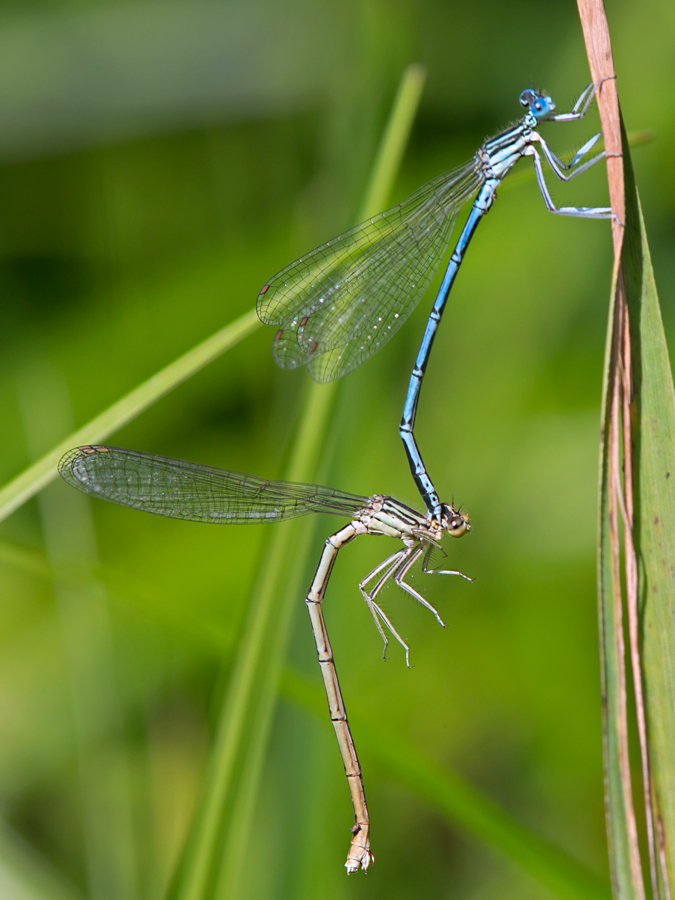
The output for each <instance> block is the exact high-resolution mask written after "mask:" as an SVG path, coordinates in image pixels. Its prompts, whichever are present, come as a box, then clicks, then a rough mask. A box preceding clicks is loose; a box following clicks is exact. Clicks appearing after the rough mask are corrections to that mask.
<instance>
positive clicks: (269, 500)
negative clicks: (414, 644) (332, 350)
mask: <svg viewBox="0 0 675 900" xmlns="http://www.w3.org/2000/svg"><path fill="white" fill-rule="evenodd" d="M59 472H60V474H61V475H62V476H63V478H64V479H65V480H66V481H67V482H68V484H70V485H72V486H73V487H76V488H78V489H79V490H80V491H83V492H84V493H85V494H89V495H90V496H92V497H98V498H99V499H101V500H108V501H110V502H111V503H119V504H121V505H122V506H129V507H131V508H132V509H139V510H143V511H144V512H150V513H154V514H155V515H159V516H168V517H170V518H173V519H187V520H190V521H193V522H210V523H214V524H220V525H222V524H226V523H230V524H242V523H251V522H258V523H261V522H281V521H284V520H286V519H292V518H295V517H297V516H304V515H307V513H311V512H320V513H337V514H338V515H348V516H351V517H352V520H351V521H350V523H349V524H348V525H345V526H344V527H343V528H341V529H340V530H339V531H336V532H335V534H332V535H331V536H330V537H328V538H327V539H326V542H325V544H324V548H323V551H322V553H321V557H320V559H319V564H318V566H317V569H316V572H315V574H314V578H313V579H312V584H311V586H310V589H309V592H308V594H307V598H306V603H307V610H308V612H309V618H310V621H311V624H312V631H313V634H314V641H315V643H316V652H317V657H318V660H319V665H320V667H321V674H322V676H323V682H324V687H325V689H326V696H327V698H328V709H329V712H330V717H331V721H332V722H333V727H334V729H335V734H336V737H337V742H338V746H339V748H340V755H341V756H342V762H343V764H344V767H345V773H346V775H347V782H348V784H349V792H350V795H351V799H352V805H353V808H354V820H355V821H354V827H353V828H352V835H353V836H352V841H351V844H350V847H349V852H348V854H347V862H346V863H345V865H346V867H347V871H348V872H358V870H359V869H363V871H367V869H368V866H369V865H370V863H371V862H372V860H373V857H372V854H371V852H370V820H369V817H368V807H367V806H366V796H365V790H364V786H363V777H362V775H361V767H360V765H359V760H358V757H357V755H356V749H355V747H354V741H353V739H352V734H351V730H350V728H349V722H348V721H347V712H346V709H345V704H344V700H343V698H342V693H341V691H340V684H339V682H338V676H337V671H336V669H335V663H334V661H333V651H332V649H331V646H330V641H329V640H328V632H327V631H326V623H325V620H324V617H323V611H322V608H321V603H322V601H323V598H324V596H325V593H326V588H327V586H328V579H329V578H330V574H331V571H332V569H333V565H334V563H335V560H336V558H337V554H338V551H339V550H340V549H341V548H342V547H344V546H345V544H348V543H350V542H351V541H353V540H354V538H356V537H358V536H359V535H361V534H379V535H384V536H387V537H393V538H396V539H398V540H400V541H401V542H402V544H403V547H401V548H400V549H399V550H397V551H396V552H395V553H394V554H392V555H391V556H390V557H388V558H387V559H386V560H385V561H384V562H382V563H380V564H379V565H378V566H376V567H375V568H374V569H373V571H372V572H370V574H369V575H367V576H366V577H365V578H364V579H363V581H362V582H361V583H360V585H359V589H360V591H361V593H362V595H363V599H364V600H365V602H366V605H367V606H368V609H369V610H370V613H371V615H372V617H373V619H374V621H375V624H376V625H377V629H378V631H379V633H380V635H381V637H382V639H383V641H384V649H385V652H386V648H387V637H386V635H385V631H384V629H385V628H386V629H387V630H388V631H389V632H390V633H391V634H392V635H393V636H394V637H395V638H396V639H397V640H398V641H399V642H400V643H401V645H402V646H403V647H404V649H405V652H406V662H407V663H408V664H409V658H408V657H409V649H408V645H407V644H406V643H405V641H404V640H403V639H402V637H401V636H400V635H399V634H398V632H397V631H396V629H395V628H394V626H393V624H392V623H391V621H390V619H389V618H388V616H387V615H386V614H385V612H384V611H383V609H382V607H381V606H380V605H379V603H378V602H377V601H376V598H377V596H378V594H379V593H380V591H381V590H382V588H383V587H384V585H385V584H387V582H388V581H389V580H393V581H394V582H395V583H396V584H398V585H399V587H401V588H403V590H405V591H406V592H407V593H408V594H410V596H412V597H414V599H415V600H417V601H418V602H419V603H421V604H422V605H423V606H425V607H426V608H427V609H429V610H430V611H431V612H432V613H433V614H434V616H435V617H436V620H437V621H438V622H439V623H440V624H441V625H443V622H442V620H441V618H440V616H439V614H438V612H437V611H436V610H435V609H434V607H433V606H432V605H431V604H430V603H428V602H427V601H426V600H425V599H424V597H422V595H421V594H419V593H418V592H417V591H416V590H415V589H414V588H413V587H411V586H410V585H409V584H407V583H406V580H405V579H406V576H407V574H408V572H409V571H410V569H411V568H412V566H413V565H414V564H415V563H416V562H417V561H418V560H420V559H422V566H423V570H424V572H427V573H431V574H439V575H460V576H461V577H463V578H467V576H466V575H462V573H461V572H457V571H453V570H439V569H430V568H428V562H429V559H430V556H431V552H432V551H433V550H434V548H437V547H439V546H440V541H441V538H442V537H443V534H444V532H446V531H447V532H448V534H450V535H452V536H453V537H461V536H462V535H464V534H466V532H467V531H470V530H471V526H470V525H469V519H468V517H467V516H466V515H465V514H462V513H461V512H459V511H458V510H456V509H454V507H453V506H449V505H447V504H442V505H441V515H440V517H439V518H438V519H431V520H428V519H427V518H426V517H425V516H423V515H420V513H418V512H416V511H415V510H414V509H411V508H410V507H408V506H405V505H404V504H403V503H399V502H398V501H397V500H394V499H393V498H392V497H385V496H382V495H380V494H376V495H375V496H373V497H362V496H359V495H357V494H348V493H345V492H344V491H338V490H335V489H333V488H328V487H323V486H322V485H316V484H296V483H293V482H288V481H268V480H266V479H264V478H256V477H255V476H253V475H243V474H241V473H239V472H231V471H228V470H226V469H217V468H213V467H211V466H202V465H199V464H197V463H191V462H185V461H183V460H178V459H168V458H166V457H163V456H154V455H152V454H149V453H139V452H137V451H135V450H123V449H120V448H118V447H101V446H86V447H78V448H76V449H74V450H70V451H69V452H68V453H66V454H65V456H64V457H63V458H62V459H61V461H60V462H59ZM467 580H469V581H470V580H471V579H467Z"/></svg>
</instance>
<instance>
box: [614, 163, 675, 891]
mask: <svg viewBox="0 0 675 900" xmlns="http://www.w3.org/2000/svg"><path fill="white" fill-rule="evenodd" d="M626 154H627V150H626ZM626 163H627V165H626V176H627V177H626V200H627V204H626V205H627V220H628V222H630V223H631V227H630V229H627V232H626V239H625V242H624V252H623V256H622V259H623V263H624V271H625V283H626V298H627V304H628V312H629V323H630V345H631V355H632V370H633V381H632V389H633V394H632V403H631V420H632V425H633V447H632V451H633V467H632V468H633V485H634V491H635V516H634V527H633V541H634V545H635V553H636V555H637V559H638V561H639V567H640V579H639V606H638V608H639V611H640V613H641V622H640V641H641V645H642V646H641V655H642V672H641V676H642V682H643V686H644V690H643V694H644V710H643V712H644V715H645V718H646V727H645V728H644V729H643V731H644V732H645V734H644V742H643V748H642V755H643V760H642V765H643V776H644V777H645V781H646V790H647V791H648V792H649V796H648V798H647V803H646V806H647V814H648V815H649V813H650V812H651V815H652V821H651V823H648V825H651V830H652V832H653V835H654V843H655V857H656V860H655V862H656V881H657V884H656V885H655V894H656V895H657V896H658V897H659V898H664V900H667V898H670V897H671V896H672V894H673V892H674V891H675V762H674V760H673V747H674V746H675V570H674V569H673V560H675V390H674V389H673V376H672V369H671V365H670V359H669V356H668V347H667V344H666V339H665V334H664V331H663V322H662V319H661V311H660V307H659V301H658V295H657V292H656V284H655V281H654V272H653V270H652V265H651V258H650V254H649V245H648V243H647V235H646V231H645V225H644V220H643V218H642V211H641V209H640V204H639V199H638V194H637V189H636V187H635V181H634V178H633V172H632V169H631V168H630V158H629V157H628V155H626ZM635 678H636V675H635V674H634V679H635ZM640 712H641V710H640V704H638V714H640ZM638 724H639V723H638ZM650 807H651V809H650Z"/></svg>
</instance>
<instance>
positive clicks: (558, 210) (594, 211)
mask: <svg viewBox="0 0 675 900" xmlns="http://www.w3.org/2000/svg"><path fill="white" fill-rule="evenodd" d="M528 150H529V151H530V152H529V153H528V154H527V155H528V156H531V157H532V159H533V161H534V171H535V174H536V176H537V182H538V184H539V190H540V191H541V195H542V197H543V198H544V203H545V204H546V209H548V211H549V212H552V213H555V214H556V215H559V216H578V217H580V218H582V219H611V218H612V217H613V215H614V213H613V212H612V210H611V209H609V207H606V206H597V207H586V206H560V207H557V206H556V205H555V203H554V202H553V200H552V199H551V195H550V194H549V192H548V188H547V186H546V180H545V179H544V170H543V168H542V164H541V157H540V156H539V154H538V153H537V150H536V148H535V147H533V146H531V145H530V147H528Z"/></svg>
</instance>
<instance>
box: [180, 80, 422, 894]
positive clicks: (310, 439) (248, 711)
mask: <svg viewBox="0 0 675 900" xmlns="http://www.w3.org/2000/svg"><path fill="white" fill-rule="evenodd" d="M423 82H424V71H423V70H422V69H421V67H419V66H410V67H409V68H408V69H407V70H406V71H405V72H404V75H403V78H402V81H401V85H400V87H399V92H398V95H397V97H396V100H395V102H394V108H393V110H392V113H391V116H390V119H389V124H388V128H387V130H386V132H385V135H384V138H383V146H381V149H380V152H379V154H378V158H377V160H376V162H375V167H374V173H373V176H372V178H371V188H370V189H369V191H368V195H367V196H368V202H370V203H372V205H373V207H374V208H375V209H377V207H378V205H379V206H380V208H381V206H382V205H384V203H385V202H386V197H387V194H388V192H389V190H390V188H391V185H392V183H393V180H394V177H395V175H396V171H397V167H398V162H399V161H400V158H401V156H402V152H403V148H404V147H405V145H406V143H407V139H408V135H409V133H410V128H411V125H412V121H413V119H414V116H415V112H416V110H417V105H418V102H419V97H420V94H421V89H422V85H423ZM374 184H377V185H379V186H380V190H381V193H380V194H379V195H378V194H377V193H376V192H374V191H373V189H372V186H373V185H374ZM371 212H372V209H370V208H369V209H365V210H362V211H361V216H366V215H368V214H370V213H371ZM335 389H336V386H335V385H333V386H331V387H321V386H319V385H312V386H311V388H310V390H309V393H308V398H307V402H306V404H305V408H304V411H303V415H302V421H301V425H300V429H299V433H298V436H297V439H296V441H295V445H294V448H293V451H292V454H291V461H290V464H289V466H288V470H287V472H286V477H287V478H288V479H289V480H291V481H308V480H311V479H312V477H313V473H314V470H315V468H316V466H317V461H318V459H319V458H320V457H321V456H322V454H321V452H320V451H321V449H322V445H323V441H324V438H325V433H326V430H327V424H328V420H329V414H330V410H331V408H332V401H333V398H334V396H335ZM325 459H326V457H325V454H323V462H324V463H325ZM313 528H314V526H313V524H312V522H311V520H309V521H294V522H287V523H281V524H280V525H278V526H277V527H276V528H275V529H274V531H273V533H272V535H271V538H270V541H269V544H268V546H267V549H266V551H265V563H264V566H261V570H260V572H261V574H260V577H259V579H258V582H257V584H256V585H255V587H254V589H253V592H252V596H251V602H250V606H249V613H248V618H247V623H246V627H245V631H244V635H243V638H242V642H241V647H240V649H239V652H238V655H237V660H236V662H235V665H234V669H233V672H232V677H231V680H230V685H229V688H228V693H227V696H226V698H225V701H224V703H223V707H222V711H221V715H220V719H219V723H218V729H217V734H216V740H215V744H214V748H213V752H212V754H211V759H210V765H209V770H208V773H207V776H206V781H205V784H204V790H203V792H202V797H201V801H200V804H199V808H198V810H197V813H196V816H195V819H194V822H193V825H192V827H191V830H190V833H189V835H188V839H187V842H186V846H185V850H184V853H183V857H182V860H181V863H180V866H179V869H178V871H177V873H176V877H175V879H174V882H173V884H172V887H171V889H170V892H169V896H170V897H171V898H172V900H216V898H223V900H224V898H231V897H239V896H242V884H241V878H242V866H243V860H244V857H245V850H246V846H247V844H248V841H249V837H250V831H251V820H252V817H253V809H254V805H255V801H256V798H257V796H258V790H259V785H260V779H261V774H262V768H263V762H264V757H265V752H266V748H267V742H268V739H269V733H270V728H271V721H272V714H273V711H274V705H275V701H276V696H277V688H278V682H279V677H280V674H281V669H282V665H283V657H284V653H285V650H286V644H287V639H288V630H289V622H290V618H291V615H292V612H293V608H294V606H295V604H297V602H298V600H299V598H300V597H301V596H302V578H303V576H304V571H305V566H306V562H307V560H308V556H309V547H310V544H311V538H312V535H313ZM291 549H292V556H293V562H292V565H289V563H288V558H289V556H290V555H291V553H290V551H291Z"/></svg>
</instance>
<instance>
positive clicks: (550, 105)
mask: <svg viewBox="0 0 675 900" xmlns="http://www.w3.org/2000/svg"><path fill="white" fill-rule="evenodd" d="M520 105H521V106H525V107H527V109H529V111H530V112H531V113H532V115H533V116H534V117H535V118H536V119H539V120H543V119H548V117H549V116H551V115H553V113H554V112H555V103H554V102H553V100H551V98H550V97H547V96H546V94H540V93H539V91H533V90H531V89H530V88H528V89H527V90H526V91H523V93H522V94H521V95H520Z"/></svg>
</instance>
